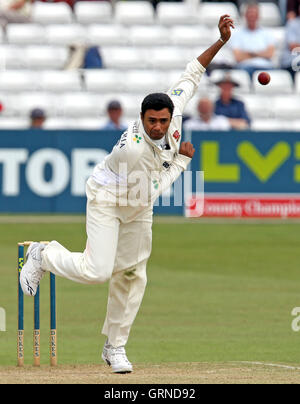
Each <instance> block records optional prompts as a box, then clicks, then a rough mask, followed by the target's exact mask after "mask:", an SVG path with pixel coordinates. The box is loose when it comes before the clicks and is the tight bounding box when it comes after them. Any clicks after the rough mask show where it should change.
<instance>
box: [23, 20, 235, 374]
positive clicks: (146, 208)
mask: <svg viewBox="0 0 300 404" xmlns="http://www.w3.org/2000/svg"><path fill="white" fill-rule="evenodd" d="M218 27H219V31H220V38H219V39H218V40H217V41H216V42H215V43H214V44H213V45H212V46H211V47H209V48H208V49H207V50H206V51H205V52H203V53H202V54H201V55H200V56H199V57H198V58H197V59H196V58H195V59H194V60H192V61H191V62H190V63H188V65H187V67H186V70H185V72H184V73H183V74H182V76H181V77H180V79H179V80H178V82H177V83H175V85H174V86H173V87H172V88H171V89H170V90H169V91H168V93H167V94H165V93H155V94H150V95H148V96H147V97H146V98H145V99H144V100H143V102H142V106H141V114H140V118H139V120H137V121H136V122H134V123H132V124H131V125H130V126H129V128H128V130H127V131H126V132H124V133H123V134H122V136H121V138H120V140H119V142H118V143H117V144H116V145H115V147H114V148H113V150H112V152H111V153H110V154H109V155H108V156H107V157H106V158H105V159H104V161H103V162H102V163H100V164H98V165H97V166H96V167H95V169H94V171H93V174H92V175H91V177H90V178H89V179H88V181H87V185H86V194H87V210H86V232H87V242H86V248H85V250H84V252H83V253H78V252H70V251H68V250H67V249H66V248H65V247H63V246H62V245H61V244H59V243H58V242H57V241H52V242H51V243H49V244H48V245H43V244H41V243H32V244H31V245H30V246H29V248H28V251H27V255H26V256H27V262H26V264H25V265H24V267H23V269H22V272H21V276H20V282H21V286H22V289H23V291H24V293H25V294H26V295H29V296H34V295H35V293H36V291H37V288H38V285H39V283H40V280H41V279H42V277H43V275H44V274H45V272H46V271H50V272H52V273H53V274H55V275H57V276H62V277H64V278H67V279H70V280H72V281H75V282H80V283H85V284H96V283H103V282H106V281H108V280H110V284H109V297H108V304H107V314H106V319H105V322H104V326H103V330H102V332H103V334H104V335H106V336H107V340H106V343H105V345H104V348H103V352H102V359H103V360H104V361H105V362H106V363H107V364H108V365H110V366H111V367H112V371H113V372H114V373H129V372H132V364H131V363H130V362H129V360H128V359H127V356H126V351H125V345H126V343H127V340H128V337H129V333H130V329H131V326H132V324H133V322H134V319H135V317H136V315H137V312H138V310H139V307H140V305H141V302H142V299H143V295H144V291H145V287H146V282H147V276H146V266H147V261H148V259H149V256H150V253H151V244H152V219H153V204H154V201H155V200H156V199H157V197H158V196H159V195H160V194H161V193H162V192H163V191H164V190H166V189H168V188H169V187H170V186H171V185H172V183H173V182H174V181H176V179H177V178H178V177H179V176H180V174H181V173H182V172H183V171H184V170H185V169H186V168H187V166H188V164H189V163H190V161H191V159H192V157H193V155H194V152H195V150H194V148H193V145H192V144H191V143H189V142H182V143H181V142H180V140H181V134H182V114H183V111H184V108H185V106H186V104H187V103H188V101H189V100H190V99H191V98H192V97H193V95H194V94H195V92H196V90H197V88H198V85H199V83H200V80H201V77H202V75H203V74H204V72H205V71H206V67H207V66H208V65H209V63H210V62H211V61H212V59H213V58H214V56H215V55H216V54H217V53H218V51H219V50H220V49H221V48H222V47H223V46H224V44H225V43H226V42H227V41H228V40H229V39H230V36H231V29H233V28H234V23H233V20H232V19H231V18H230V16H229V15H223V16H221V17H220V20H219V24H218Z"/></svg>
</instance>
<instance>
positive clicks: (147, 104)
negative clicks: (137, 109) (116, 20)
mask: <svg viewBox="0 0 300 404" xmlns="http://www.w3.org/2000/svg"><path fill="white" fill-rule="evenodd" d="M164 108H168V110H169V111H170V114H171V117H172V116H173V111H174V104H173V101H172V100H171V98H170V97H169V96H168V95H167V94H165V93H153V94H149V95H147V97H145V98H144V101H143V102H142V111H141V112H142V116H144V115H145V112H146V111H147V110H148V109H154V111H160V110H162V109H164Z"/></svg>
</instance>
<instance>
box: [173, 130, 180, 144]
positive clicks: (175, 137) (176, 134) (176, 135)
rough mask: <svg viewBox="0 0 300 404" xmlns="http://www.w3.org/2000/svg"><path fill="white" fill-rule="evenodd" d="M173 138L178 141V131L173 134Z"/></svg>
mask: <svg viewBox="0 0 300 404" xmlns="http://www.w3.org/2000/svg"><path fill="white" fill-rule="evenodd" d="M173 138H174V139H175V140H176V142H178V141H179V139H180V133H179V132H178V130H177V131H176V132H174V133H173Z"/></svg>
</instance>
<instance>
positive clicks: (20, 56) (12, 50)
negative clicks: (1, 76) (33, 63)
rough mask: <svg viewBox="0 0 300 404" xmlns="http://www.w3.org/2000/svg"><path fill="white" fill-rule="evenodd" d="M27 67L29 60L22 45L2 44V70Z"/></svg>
mask: <svg viewBox="0 0 300 404" xmlns="http://www.w3.org/2000/svg"><path fill="white" fill-rule="evenodd" d="M26 68H27V62H26V58H25V57H24V52H23V49H22V48H21V47H18V46H15V45H0V70H4V69H26Z"/></svg>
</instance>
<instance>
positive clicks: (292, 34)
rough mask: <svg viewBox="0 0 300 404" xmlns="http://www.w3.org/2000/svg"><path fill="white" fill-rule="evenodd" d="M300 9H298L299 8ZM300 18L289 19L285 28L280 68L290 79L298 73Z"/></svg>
mask: <svg viewBox="0 0 300 404" xmlns="http://www.w3.org/2000/svg"><path fill="white" fill-rule="evenodd" d="M299 9H300V7H299ZM299 54H300V17H296V18H292V19H290V20H289V21H288V22H287V23H286V26H285V46H284V50H283V52H282V59H281V67H282V68H283V69H286V70H288V71H289V72H290V73H291V75H292V77H293V78H294V77H295V73H296V72H297V71H300V65H299Z"/></svg>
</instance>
